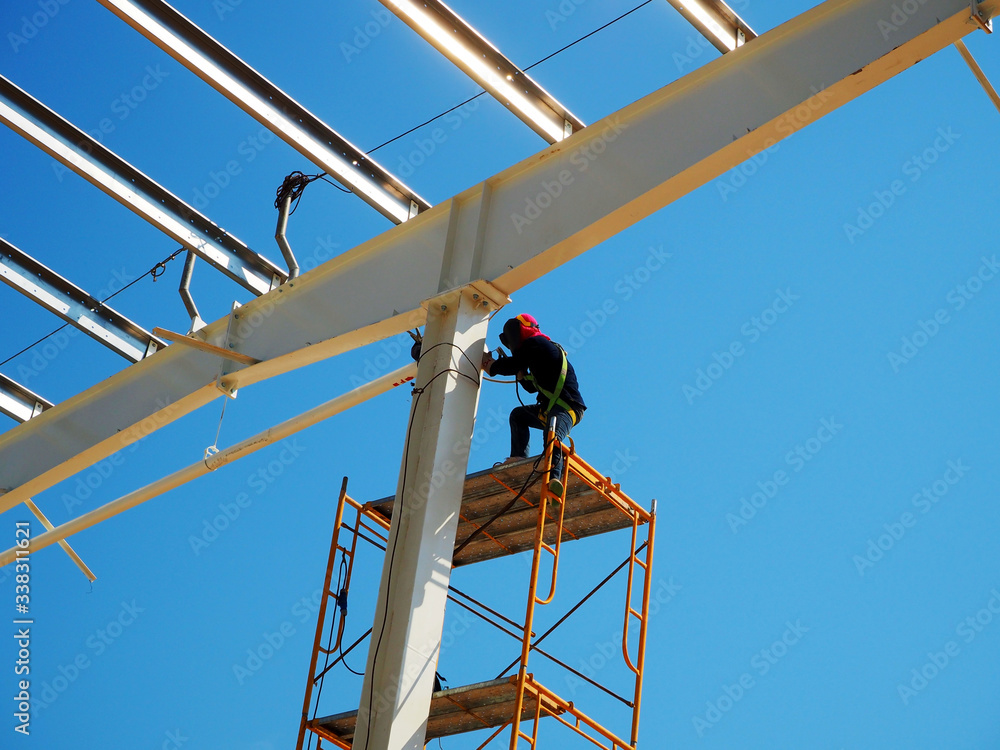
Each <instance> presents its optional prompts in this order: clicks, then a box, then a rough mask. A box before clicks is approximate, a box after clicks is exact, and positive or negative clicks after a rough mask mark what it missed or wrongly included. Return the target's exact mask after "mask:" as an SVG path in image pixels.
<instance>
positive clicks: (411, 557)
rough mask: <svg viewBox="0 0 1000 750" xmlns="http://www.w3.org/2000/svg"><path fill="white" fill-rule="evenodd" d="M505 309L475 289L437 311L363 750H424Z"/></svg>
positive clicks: (432, 314)
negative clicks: (482, 403) (495, 328)
mask: <svg viewBox="0 0 1000 750" xmlns="http://www.w3.org/2000/svg"><path fill="white" fill-rule="evenodd" d="M495 309H497V308H496V306H495V305H493V304H491V303H490V302H488V301H487V300H486V299H484V298H483V297H481V296H480V295H479V294H478V293H476V290H474V289H471V288H467V289H464V290H461V291H460V292H453V293H450V294H447V295H443V296H441V297H437V298H435V299H433V300H431V301H430V303H429V304H428V308H427V328H426V331H425V334H424V340H423V345H422V350H421V352H422V354H421V358H420V362H419V364H418V366H417V382H416V388H414V391H413V393H414V399H413V405H412V408H411V409H410V422H409V426H408V428H407V433H406V443H405V445H404V448H403V465H402V468H401V470H400V473H399V484H398V485H397V488H396V500H395V502H394V504H393V513H392V525H391V527H390V529H389V539H388V542H387V551H386V557H385V563H384V565H383V568H382V582H381V585H380V587H379V594H378V602H377V604H376V605H375V622H374V624H373V626H372V628H373V629H372V637H371V645H370V647H369V650H368V663H367V667H366V668H365V678H364V682H363V683H362V688H361V705H360V707H359V709H358V721H357V726H356V729H355V733H354V739H353V741H352V747H353V748H354V750H420V749H421V748H423V747H424V736H425V735H426V733H427V715H428V713H429V711H430V705H431V694H432V693H433V691H434V672H435V670H436V668H437V661H438V654H439V651H440V648H441V631H442V628H443V627H444V610H445V602H446V599H447V596H448V582H449V580H450V578H451V558H452V552H453V551H454V549H455V533H456V531H457V529H458V515H459V513H460V511H461V506H462V490H463V487H464V484H465V474H466V467H467V465H468V459H469V447H470V445H471V440H472V429H473V426H474V424H475V418H476V405H477V403H478V401H479V382H480V370H479V365H480V362H481V361H482V358H483V353H484V352H485V351H486V329H487V325H488V323H489V315H490V313H491V312H492V311H493V310H495Z"/></svg>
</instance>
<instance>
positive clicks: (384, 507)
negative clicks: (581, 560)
mask: <svg viewBox="0 0 1000 750" xmlns="http://www.w3.org/2000/svg"><path fill="white" fill-rule="evenodd" d="M538 458H539V457H538V456H535V457H532V458H525V459H523V460H521V461H517V462H512V463H509V464H504V465H502V466H496V467H494V468H492V469H485V470H483V471H478V472H476V473H475V474H469V475H468V476H467V477H466V479H465V490H464V491H463V493H462V510H461V516H460V520H459V524H458V532H457V533H456V534H455V555H454V557H453V558H452V567H453V568H458V567H460V566H462V565H470V564H471V563H477V562H483V561H484V560H492V559H494V558H497V557H504V556H505V555H515V554H517V553H518V552H525V551H528V550H531V549H533V548H534V546H535V527H536V526H537V525H538V504H539V498H540V495H541V491H542V488H541V484H542V483H541V482H540V481H539V480H540V477H541V476H542V472H541V471H540V470H538V469H536V468H533V467H534V466H535V464H536V462H537V461H538ZM522 488H524V489H523V492H522ZM519 493H520V497H518V494H519ZM615 493H616V488H615V486H614V485H612V484H611V483H610V480H607V479H605V478H604V477H589V478H586V477H585V476H584V475H582V474H580V473H577V472H570V473H569V481H568V482H567V484H566V492H565V504H566V507H565V510H564V512H563V521H562V526H561V528H562V541H564V542H565V541H570V540H573V539H583V538H584V537H588V536H593V535H595V534H604V533H606V532H609V531H617V530H619V529H626V528H629V527H630V526H632V520H631V518H630V517H629V513H628V512H627V510H624V507H625V505H626V504H624V503H616V502H613V501H611V502H609V500H611V499H612V498H613V496H614V495H615ZM395 501H396V498H395V497H387V498H383V499H382V500H376V501H375V502H373V503H370V504H368V505H366V506H365V507H366V509H367V510H368V511H369V512H370V513H371V514H375V515H377V516H379V517H380V518H381V519H382V520H383V521H384V523H385V525H386V526H388V524H389V523H390V522H391V520H392V509H393V506H394V505H395ZM512 502H513V505H512V504H511V503H512ZM487 523H489V526H488V527H486V528H485V529H484V528H483V527H484V525H485V524H487ZM479 529H483V530H482V531H479ZM545 542H546V543H548V544H555V542H556V526H554V525H547V526H546V528H545ZM463 545H464V546H463Z"/></svg>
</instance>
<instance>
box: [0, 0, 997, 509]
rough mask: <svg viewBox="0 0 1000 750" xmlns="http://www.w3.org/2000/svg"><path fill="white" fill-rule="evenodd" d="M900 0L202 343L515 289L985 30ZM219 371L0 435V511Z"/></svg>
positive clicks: (386, 320)
mask: <svg viewBox="0 0 1000 750" xmlns="http://www.w3.org/2000/svg"><path fill="white" fill-rule="evenodd" d="M896 2H897V0H827V1H826V2H825V3H823V4H822V5H819V6H817V7H816V8H813V9H812V10H809V11H808V12H806V13H804V14H802V15H800V16H797V17H796V18H793V19H792V20H790V21H788V22H787V23H784V24H782V25H781V26H779V27H778V28H776V29H773V30H771V31H769V32H767V33H766V34H763V35H762V36H760V37H759V38H758V39H757V40H756V41H755V42H754V44H753V45H747V47H746V49H744V50H742V51H741V52H740V54H736V55H723V56H722V57H720V58H718V59H716V60H713V61H712V62H710V63H708V64H707V65H705V66H703V67H701V68H699V69H698V70H696V71H694V72H693V73H690V74H688V75H687V76H685V77H684V78H682V79H680V80H678V81H675V82H674V83H671V84H669V85H667V86H665V87H663V88H662V89H659V90H658V91H654V92H652V93H650V94H649V95H647V96H645V97H643V98H642V99H640V100H638V101H636V102H634V103H632V104H630V105H628V106H627V107H625V108H623V109H621V110H620V111H618V112H615V113H612V114H610V115H608V116H607V117H605V118H604V119H603V120H601V121H599V122H597V123H594V124H593V125H591V126H590V127H588V128H586V129H584V130H583V131H581V132H579V133H577V134H575V135H574V136H573V137H572V138H570V139H569V140H568V141H567V142H565V143H560V144H558V145H556V146H552V147H549V148H547V149H545V150H544V151H542V152H541V153H538V154H534V155H532V156H530V157H528V158H527V159H525V160H524V161H522V162H520V163H519V164H515V165H513V166H511V167H509V168H508V169H506V170H504V171H502V172H500V173H499V174H496V175H494V176H492V177H490V178H489V179H487V180H485V181H484V182H482V183H480V184H478V185H474V186H472V187H470V188H469V189H467V190H465V191H463V192H462V193H460V194H458V195H456V196H454V197H453V198H451V199H450V200H447V201H444V202H442V203H440V204H438V205H437V206H435V207H434V208H432V209H430V210H428V211H426V212H424V213H423V214H421V215H420V216H418V217H417V218H416V219H415V220H413V221H408V222H406V223H405V224H403V225H401V226H399V227H395V228H393V229H392V230H390V231H389V232H387V233H385V234H382V235H379V236H378V237H374V238H372V239H371V240H369V241H367V242H365V243H363V244H361V245H360V246H358V247H355V248H353V249H352V250H349V251H347V252H345V253H343V254H342V255H340V256H338V257H337V258H335V259H334V260H332V261H328V262H326V263H324V264H323V265H321V266H319V267H317V268H315V269H313V270H311V271H309V272H308V273H305V274H303V275H302V276H300V277H298V278H297V279H296V280H295V285H294V287H291V285H288V286H287V287H279V288H278V289H276V290H274V291H273V292H271V293H270V294H268V295H266V296H265V297H263V298H260V299H255V300H251V301H250V302H248V303H247V304H246V305H244V306H243V307H242V308H240V315H241V318H243V319H244V320H248V319H252V318H253V317H254V316H255V315H256V316H257V317H259V318H260V325H259V326H257V327H253V326H251V325H247V326H246V330H245V331H243V330H241V327H240V326H230V320H229V319H228V318H223V319H220V320H218V321H216V322H214V323H210V324H209V325H207V326H205V328H203V329H202V333H203V336H204V339H205V340H206V341H208V342H209V343H212V344H214V345H216V346H225V345H229V344H231V347H229V348H232V349H233V350H234V351H237V352H239V353H243V354H247V355H250V356H252V357H254V358H256V359H258V360H261V361H260V362H259V363H258V364H254V365H249V366H245V367H242V368H240V369H235V370H233V371H232V372H229V373H228V374H227V375H226V378H227V384H228V385H230V386H231V387H234V388H235V387H243V386H249V385H252V384H253V383H255V382H259V381H261V380H264V379H266V378H270V377H273V376H275V375H279V374H281V373H283V372H288V371H290V370H293V369H296V368H298V367H302V366H305V365H307V364H311V363H313V362H317V361H321V360H323V359H326V358H329V357H332V356H335V355H337V354H340V353H342V352H345V351H348V350H351V349H354V348H357V347H359V346H364V345H365V344H369V343H372V342H374V341H379V340H381V339H384V338H387V337H389V336H393V335H396V334H399V333H402V332H403V331H405V330H407V329H408V328H412V327H413V326H414V325H418V324H420V323H422V322H423V320H424V319H425V317H426V312H425V308H424V307H423V306H422V305H423V304H424V303H425V301H426V300H429V299H432V298H434V297H436V296H438V295H439V294H440V293H441V292H442V291H446V290H448V289H450V288H456V287H460V286H465V285H467V284H469V283H474V284H481V285H483V289H482V290H481V291H480V292H478V293H479V294H482V295H485V296H487V297H489V294H488V293H487V292H488V291H489V290H492V292H493V293H499V294H507V295H510V294H512V293H513V292H516V291H517V290H519V289H521V288H522V287H524V286H525V285H527V284H529V283H531V282H532V281H534V280H536V279H538V278H540V277H541V276H544V275H545V274H546V273H549V272H550V271H552V270H554V269H556V268H558V267H559V266H561V265H563V264H564V263H567V262H569V261H570V260H572V259H573V258H575V257H577V256H578V255H580V254H582V253H584V252H586V251H587V250H589V249H590V248H592V247H594V246H596V245H597V244H599V243H600V242H603V241H604V240H605V239H607V238H608V237H612V236H614V235H615V234H617V233H619V232H621V231H623V230H624V229H626V228H628V227H630V226H632V225H634V224H635V223H636V222H638V221H640V220H642V219H643V218H645V217H647V216H649V215H650V214H652V213H653V212H654V211H657V210H659V209H661V208H663V207H664V206H666V205H668V204H670V203H672V202H674V201H676V200H678V199H679V198H681V197H683V196H685V195H687V194H688V193H689V192H691V191H692V190H694V189H696V188H698V187H700V186H701V185H704V184H705V183H707V182H709V181H710V180H712V179H714V178H716V177H718V176H719V175H720V174H723V173H724V172H726V171H727V170H728V169H731V168H732V167H734V166H736V165H737V164H740V163H741V162H743V161H745V160H746V159H747V158H748V157H750V156H752V155H754V154H756V153H759V152H760V151H763V150H764V149H766V148H768V147H770V146H773V145H774V144H775V143H777V142H779V141H781V140H782V139H783V138H785V137H787V136H789V135H791V134H792V133H794V132H796V131H797V130H800V129H802V128H804V127H806V126H807V125H809V124H811V123H812V122H815V121H816V120H818V119H819V118H820V117H822V116H824V115H826V114H828V113H830V112H832V111H834V110H835V109H837V108H838V107H840V106H843V105H844V104H846V103H848V102H850V101H852V100H853V99H855V98H857V97H859V96H861V95H862V94H864V93H865V92H867V91H869V90H871V89H872V88H874V87H876V86H878V85H879V84H881V83H882V82H884V81H886V80H888V79H889V78H891V77H892V76H894V75H896V74H898V73H900V72H902V71H904V70H906V69H907V68H909V67H910V66H912V65H914V64H916V63H917V62H919V61H920V60H923V59H926V58H927V57H929V56H930V55H932V54H934V53H935V52H937V51H939V50H940V49H942V48H943V47H946V46H948V45H950V44H952V43H954V41H955V40H957V39H960V38H962V37H963V36H965V35H967V34H969V33H971V32H972V31H974V30H976V29H978V28H979V27H978V25H976V24H975V23H974V22H973V21H972V20H971V18H970V9H969V6H968V5H967V4H966V2H965V0H925V3H924V5H922V6H921V12H920V13H918V14H915V15H913V16H911V17H910V18H909V20H908V21H907V22H906V23H905V24H903V25H901V26H900V27H899V29H898V30H897V31H896V32H895V33H894V34H893V35H892V36H891V38H889V39H886V38H884V37H883V35H882V33H881V31H880V30H879V25H878V24H879V21H881V20H884V19H886V18H888V17H890V16H891V15H892V13H893V4H894V3H896ZM998 6H1000V0H990V1H989V2H988V3H982V4H981V5H980V6H979V10H980V12H982V13H984V14H985V16H986V17H987V18H989V17H993V16H995V15H996V14H997V12H998ZM664 133H683V134H684V135H685V143H684V146H683V148H663V147H662V144H663V141H664ZM581 164H584V165H586V167H587V168H586V170H582V169H581V168H580V165H581ZM553 184H558V185H560V186H561V187H562V190H561V191H560V193H559V195H558V197H555V198H553V197H552V192H551V188H550V187H549V186H551V185H553ZM542 196H546V197H547V198H548V200H547V201H545V203H546V205H545V207H544V209H542V208H539V206H540V205H541V203H542V201H541V200H539V198H540V197H542ZM532 207H534V209H533V210H532ZM279 300H280V302H279ZM265 312H266V313H267V314H264V313H265ZM230 333H234V334H235V336H230V335H229V334H230ZM218 375H219V364H218V358H217V357H215V356H213V355H211V354H206V353H202V352H197V351H194V350H192V349H190V348H188V347H183V348H182V347H179V346H170V347H167V348H166V349H165V350H164V351H161V352H159V353H157V355H156V356H155V357H151V358H149V359H148V360H146V361H144V362H142V363H140V364H139V365H136V366H133V367H128V368H126V369H125V370H124V371H122V372H119V373H117V374H116V375H114V376H112V377H111V378H109V379H108V380H106V381H104V382H102V383H100V384H99V385H97V386H94V387H92V388H90V389H88V390H87V391H85V392H84V393H81V394H79V395H77V396H74V397H73V398H72V399H69V400H68V401H65V402H63V403H61V404H59V405H58V406H57V407H55V408H54V409H52V410H50V411H49V412H47V413H45V414H42V415H41V416H40V417H39V418H37V419H32V420H31V421H30V422H27V423H26V424H23V425H20V426H19V427H16V428H15V429H13V430H10V431H9V432H7V433H5V434H3V435H0V489H9V492H8V493H7V494H6V495H3V496H2V497H0V512H2V511H3V510H6V509H7V508H9V507H11V506H12V505H13V504H16V503H17V502H20V501H21V500H22V499H23V498H24V497H32V496H33V495H35V494H37V493H38V492H41V491H43V490H45V489H46V488H48V487H51V486H52V485H53V484H55V483H56V482H58V481H61V480H63V479H65V478H67V477H68V476H72V475H73V474H74V473H76V472H77V471H80V470H81V469H84V468H86V467H87V466H90V465H91V464H93V463H94V462H96V461H98V460H100V459H101V458H104V457H106V456H108V455H110V454H111V453H113V452H115V451H116V450H120V449H121V448H123V447H124V446H127V445H129V444H131V443H132V442H135V441H136V440H138V439H140V438H141V437H142V436H143V435H145V434H148V433H149V432H150V431H151V430H153V429H157V428H158V427H161V426H163V425H166V424H169V423H170V422H172V421H174V420H176V419H178V418H179V417H181V416H183V415H185V414H187V413H190V412H191V411H192V410H194V409H196V408H198V407H200V406H202V405H204V404H206V403H208V402H209V401H211V400H213V399H215V398H217V397H218V396H219V391H218V389H217V388H216V385H215V383H216V378H217V377H218Z"/></svg>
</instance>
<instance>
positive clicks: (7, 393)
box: [0, 374, 52, 422]
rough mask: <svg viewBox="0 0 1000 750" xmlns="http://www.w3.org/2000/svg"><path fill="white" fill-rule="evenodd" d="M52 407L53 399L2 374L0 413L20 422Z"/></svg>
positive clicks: (0, 375) (0, 376)
mask: <svg viewBox="0 0 1000 750" xmlns="http://www.w3.org/2000/svg"><path fill="white" fill-rule="evenodd" d="M51 408H52V402H51V401H47V400H46V399H44V398H42V397H41V396H39V395H38V394H37V393H35V392H34V391H31V390H28V389H27V388H25V387H24V386H23V385H21V384H20V383H16V382H14V381H13V380H11V379H10V378H8V377H7V376H6V375H3V374H0V414H6V415H7V416H8V417H10V418H11V419H14V420H17V421H18V422H27V421H28V420H29V419H31V418H32V417H37V416H38V415H39V414H41V413H42V412H43V411H45V410H46V409H51Z"/></svg>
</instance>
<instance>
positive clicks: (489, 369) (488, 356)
mask: <svg viewBox="0 0 1000 750" xmlns="http://www.w3.org/2000/svg"><path fill="white" fill-rule="evenodd" d="M495 361H496V360H494V359H493V353H492V352H486V353H485V354H484V355H483V362H482V365H483V371H484V372H485V373H486V374H487V375H492V374H493V363H494V362H495Z"/></svg>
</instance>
